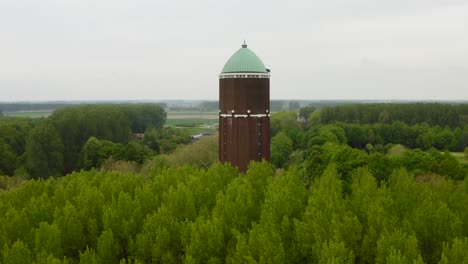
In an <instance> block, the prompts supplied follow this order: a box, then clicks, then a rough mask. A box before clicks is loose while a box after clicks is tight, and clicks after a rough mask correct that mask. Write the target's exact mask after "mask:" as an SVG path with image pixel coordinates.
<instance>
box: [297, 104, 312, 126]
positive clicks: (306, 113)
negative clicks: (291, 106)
mask: <svg viewBox="0 0 468 264" xmlns="http://www.w3.org/2000/svg"><path fill="white" fill-rule="evenodd" d="M314 111H315V107H313V106H310V105H309V106H304V107H301V108H300V109H299V122H301V123H303V124H304V125H305V126H307V125H308V123H309V118H310V115H311V114H312V113H313V112H314Z"/></svg>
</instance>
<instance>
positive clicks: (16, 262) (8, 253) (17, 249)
mask: <svg viewBox="0 0 468 264" xmlns="http://www.w3.org/2000/svg"><path fill="white" fill-rule="evenodd" d="M31 260H32V259H31V251H30V250H29V248H28V246H27V245H25V244H24V243H23V242H22V241H21V240H17V241H16V242H15V243H14V244H13V245H12V246H11V248H10V247H8V245H5V247H4V248H3V263H4V264H23V263H31Z"/></svg>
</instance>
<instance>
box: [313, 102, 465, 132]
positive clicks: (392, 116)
mask: <svg viewBox="0 0 468 264" xmlns="http://www.w3.org/2000/svg"><path fill="white" fill-rule="evenodd" d="M321 116H322V121H323V123H325V124H328V123H333V122H335V121H341V122H346V123H360V124H373V123H386V124H389V123H393V122H395V121H400V122H403V123H406V124H409V125H415V124H420V123H428V124H429V125H430V126H436V125H439V126H442V127H445V126H449V127H463V126H464V125H466V124H467V123H468V104H457V105H450V104H439V103H416V104H415V103H411V104H352V105H339V106H333V107H329V106H325V107H323V108H322V109H321Z"/></svg>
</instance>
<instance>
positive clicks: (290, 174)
mask: <svg viewBox="0 0 468 264" xmlns="http://www.w3.org/2000/svg"><path fill="white" fill-rule="evenodd" d="M338 171H339V169H338V168H337V166H336V165H333V164H331V165H329V166H328V167H327V168H326V169H325V170H324V172H323V174H322V175H321V176H317V177H315V180H314V181H313V182H312V183H310V185H309V186H307V185H306V183H305V182H304V181H303V180H302V176H301V173H300V172H299V171H297V170H296V169H291V170H287V171H283V172H282V173H281V174H276V173H275V171H274V170H273V168H272V167H271V166H270V165H268V164H266V163H261V164H253V165H251V166H250V169H249V171H248V172H247V173H246V174H245V175H241V174H239V173H238V172H237V171H236V170H235V169H233V168H231V167H229V166H223V165H219V164H218V165H215V166H213V167H211V168H210V169H197V168H195V167H183V168H181V169H165V170H163V171H162V172H160V173H157V174H149V175H146V176H139V175H132V174H124V173H117V172H107V171H95V170H92V171H89V172H80V173H72V174H70V175H67V176H65V177H63V178H49V179H48V180H38V181H34V180H33V181H29V182H27V183H25V184H24V185H23V186H21V187H20V188H19V189H17V190H14V191H10V192H6V193H0V216H1V217H0V244H1V245H3V247H2V249H1V250H0V255H1V257H0V259H2V260H3V263H5V264H6V263H28V262H30V261H35V262H36V263H62V262H64V263H118V262H119V261H120V260H127V263H423V262H425V263H463V261H466V260H467V258H468V250H467V248H468V241H467V236H468V213H467V212H468V180H464V181H462V182H453V181H450V180H444V179H442V178H437V179H432V180H429V181H421V180H415V179H414V177H413V176H412V175H411V174H409V173H408V172H407V171H406V170H404V169H397V170H395V171H393V172H392V173H391V174H390V175H388V177H387V178H388V180H387V181H385V182H380V184H379V182H378V181H377V180H376V179H375V178H374V177H373V175H372V173H371V172H370V170H369V169H366V168H361V169H357V170H355V171H354V172H353V173H352V174H351V181H350V186H349V189H348V190H345V189H343V182H342V180H341V177H340V174H339V172H338Z"/></svg>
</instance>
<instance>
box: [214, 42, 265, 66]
mask: <svg viewBox="0 0 468 264" xmlns="http://www.w3.org/2000/svg"><path fill="white" fill-rule="evenodd" d="M230 72H261V73H266V72H267V69H266V67H265V65H264V64H263V62H262V61H261V60H260V58H259V57H257V55H255V53H254V52H253V51H251V50H250V49H248V48H247V45H246V44H245V43H244V45H242V48H240V49H239V50H238V51H237V52H236V53H234V55H232V56H231V58H229V60H228V61H227V62H226V64H225V65H224V68H223V71H222V72H221V73H230Z"/></svg>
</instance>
